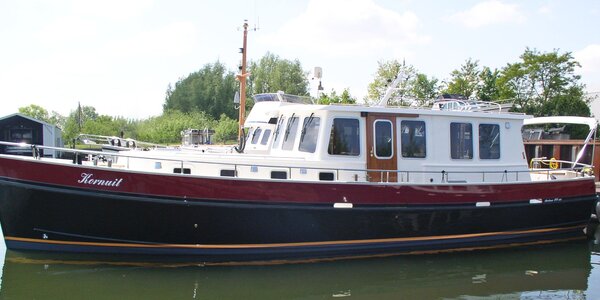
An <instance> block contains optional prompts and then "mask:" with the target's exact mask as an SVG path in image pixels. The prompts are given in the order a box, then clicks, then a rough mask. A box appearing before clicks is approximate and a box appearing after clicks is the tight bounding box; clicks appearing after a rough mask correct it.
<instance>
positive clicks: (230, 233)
mask: <svg viewBox="0 0 600 300" xmlns="http://www.w3.org/2000/svg"><path fill="white" fill-rule="evenodd" d="M595 203H596V195H590V196H587V197H574V198H562V199H560V201H546V202H544V203H534V204H532V203H530V202H529V199H523V201H517V202H513V203H502V204H492V205H490V206H487V207H477V206H475V205H474V204H455V205H409V206H392V205H362V206H359V205H356V206H354V207H352V208H334V207H333V205H326V204H288V203H279V204H274V203H256V202H253V203H248V202H242V201H218V200H214V199H210V200H209V199H185V200H183V199H179V198H167V197H147V196H142V195H130V194H119V193H114V192H98V191H90V190H83V189H76V188H65V187H58V186H48V185H41V184H31V183H25V182H17V181H10V180H0V220H1V221H2V229H3V231H4V235H5V240H6V245H7V247H8V248H9V249H23V250H44V251H60V252H87V253H118V254H148V255H175V256H195V257H196V258H197V260H199V261H206V262H226V261H257V260H259V261H264V260H299V259H320V258H331V257H348V256H382V255H394V254H401V253H430V252H440V251H455V250H473V249H486V248H493V247H505V246H515V245H523V244H536V243H549V242H557V241H564V240H569V239H575V238H585V235H584V233H583V228H584V227H585V226H586V224H587V222H588V221H589V218H590V214H591V212H592V210H593V208H594V206H595Z"/></svg>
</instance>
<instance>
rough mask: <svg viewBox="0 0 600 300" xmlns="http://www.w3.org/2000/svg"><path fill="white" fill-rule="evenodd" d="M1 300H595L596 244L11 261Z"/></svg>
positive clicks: (599, 270)
mask: <svg viewBox="0 0 600 300" xmlns="http://www.w3.org/2000/svg"><path fill="white" fill-rule="evenodd" d="M1 242H2V246H0V255H1V256H0V259H1V260H0V264H1V262H3V265H2V279H1V282H0V298H1V299H332V298H335V299H338V298H342V299H481V298H486V299H487V298H491V299H599V300H600V230H596V235H595V239H592V240H589V241H581V242H572V243H568V244H554V245H545V246H535V247H526V248H511V249H503V250H491V251H479V252H462V253H453V254H452V253H451V254H441V255H419V256H398V257H389V258H379V259H360V260H345V261H335V262H321V263H304V264H288V265H267V266H266V265H263V266H218V267H217V266H200V265H195V264H188V263H183V262H176V261H154V262H149V261H148V260H147V259H146V261H139V259H137V260H138V261H135V260H136V259H135V258H126V257H120V258H117V259H115V258H114V257H100V256H80V255H58V254H51V253H33V252H15V251H10V250H8V251H7V250H6V248H5V246H4V240H2V241H1Z"/></svg>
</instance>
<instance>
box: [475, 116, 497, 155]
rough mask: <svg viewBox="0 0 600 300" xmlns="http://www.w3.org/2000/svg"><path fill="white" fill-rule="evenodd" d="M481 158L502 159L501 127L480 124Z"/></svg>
mask: <svg viewBox="0 0 600 300" xmlns="http://www.w3.org/2000/svg"><path fill="white" fill-rule="evenodd" d="M479 158H480V159H499V158H500V125H497V124H479Z"/></svg>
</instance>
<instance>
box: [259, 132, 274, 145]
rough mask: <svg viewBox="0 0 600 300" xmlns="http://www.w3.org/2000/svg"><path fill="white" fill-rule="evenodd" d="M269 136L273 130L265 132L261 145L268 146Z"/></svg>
mask: <svg viewBox="0 0 600 300" xmlns="http://www.w3.org/2000/svg"><path fill="white" fill-rule="evenodd" d="M269 136H271V129H265V132H263V136H262V139H261V140H260V144H261V145H266V144H267V142H268V141H269Z"/></svg>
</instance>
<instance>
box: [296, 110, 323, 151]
mask: <svg viewBox="0 0 600 300" xmlns="http://www.w3.org/2000/svg"><path fill="white" fill-rule="evenodd" d="M320 124H321V119H320V118H316V117H313V116H312V115H311V116H310V117H306V118H304V124H303V125H302V133H301V134H300V146H299V147H298V150H300V151H302V152H310V153H314V152H315V149H316V148H317V138H318V135H319V125H320Z"/></svg>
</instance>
